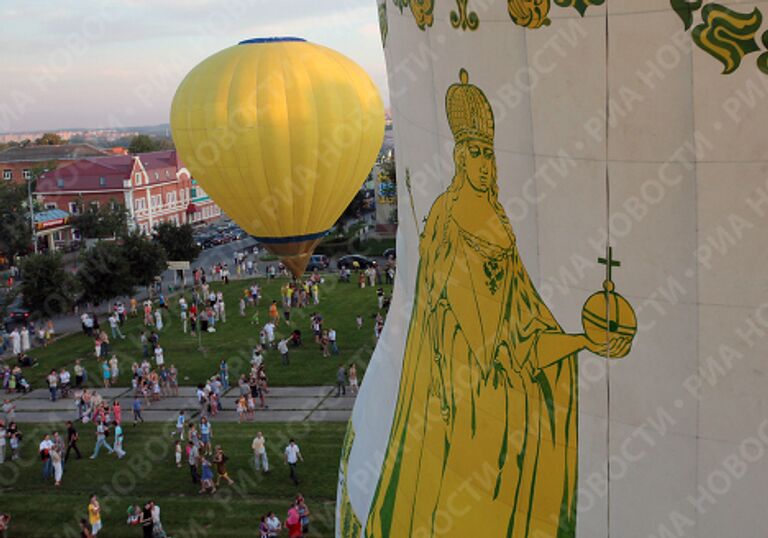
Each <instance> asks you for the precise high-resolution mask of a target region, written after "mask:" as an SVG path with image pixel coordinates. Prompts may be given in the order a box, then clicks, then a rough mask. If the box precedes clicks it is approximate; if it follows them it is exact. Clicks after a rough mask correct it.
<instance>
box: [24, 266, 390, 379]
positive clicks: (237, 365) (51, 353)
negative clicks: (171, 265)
mask: <svg viewBox="0 0 768 538" xmlns="http://www.w3.org/2000/svg"><path fill="white" fill-rule="evenodd" d="M353 280H354V275H353ZM250 282H251V281H233V282H230V283H229V284H228V285H223V284H221V283H218V282H217V283H214V284H213V286H212V287H213V289H216V290H218V289H222V290H223V292H224V297H225V303H226V310H227V322H226V323H217V324H216V332H215V333H205V334H203V335H202V337H201V338H202V340H201V343H202V347H203V350H204V351H200V350H199V345H198V338H197V337H193V336H191V335H189V334H184V333H183V332H182V329H181V322H180V320H179V315H178V303H177V298H176V297H173V298H169V301H168V302H169V307H170V312H168V313H166V315H164V320H165V326H164V328H163V330H162V331H161V332H160V343H161V345H162V347H163V350H164V352H165V362H166V365H170V364H174V365H176V367H177V368H178V370H179V382H180V384H182V385H192V384H197V383H199V382H201V381H202V380H204V379H205V378H207V377H209V376H211V375H212V374H214V373H215V372H216V371H218V364H219V361H220V360H221V359H222V358H227V360H228V363H229V368H230V380H231V381H232V382H233V383H234V382H235V381H236V379H237V376H238V375H239V374H240V373H244V372H246V371H248V370H249V368H250V365H249V361H250V356H251V350H252V348H253V346H254V345H255V344H257V343H258V342H259V332H260V330H261V327H262V326H263V324H264V323H266V321H267V319H268V315H267V312H268V308H269V304H270V303H271V301H272V300H273V299H274V300H277V301H278V304H280V286H281V285H282V284H283V283H284V282H285V280H284V279H276V280H271V281H270V280H266V279H259V282H260V285H262V289H263V291H262V300H261V304H260V306H259V308H258V309H256V308H248V309H247V311H246V316H245V317H240V315H239V312H238V310H239V306H238V304H239V301H240V297H241V296H242V294H243V289H244V288H245V287H246V286H249V285H250ZM384 290H385V292H386V293H391V291H392V289H391V286H384ZM190 295H191V293H187V294H186V297H187V301H189V300H190ZM377 306H378V305H377V298H376V288H370V287H366V288H365V289H360V288H359V287H358V286H357V285H356V284H345V283H338V282H337V277H336V275H330V276H329V275H326V276H325V283H324V284H322V285H321V286H320V304H319V305H317V306H315V305H311V306H310V307H309V308H295V309H293V310H292V312H291V323H292V324H291V326H287V325H286V324H285V323H284V322H281V323H280V326H279V327H278V330H277V338H280V337H281V336H285V335H287V334H289V333H290V332H291V331H292V330H293V329H294V328H298V329H300V330H301V332H302V336H303V339H304V345H303V346H302V347H301V348H291V352H290V360H291V364H290V366H289V367H283V366H281V364H280V357H279V354H278V353H277V351H275V350H270V351H268V352H267V354H266V365H267V373H268V375H269V381H270V384H271V385H274V386H291V385H327V384H333V383H334V381H335V374H336V370H338V367H339V364H340V363H341V362H344V363H345V364H349V363H350V362H353V361H354V362H355V363H357V365H358V375H359V376H361V375H362V373H363V372H364V370H365V366H366V365H367V364H368V360H369V358H370V356H371V353H372V352H373V348H374V346H375V339H374V335H373V320H374V317H375V315H376V312H377ZM256 310H258V315H259V316H258V319H259V323H258V324H256V323H254V322H253V315H254V313H255V311H256ZM315 311H317V312H319V313H320V314H321V315H322V316H323V318H324V320H325V322H324V328H326V329H327V328H331V327H333V328H335V329H336V332H337V340H338V345H339V350H340V355H339V356H332V357H331V358H323V357H322V353H321V351H320V349H319V347H318V346H317V345H316V344H315V343H314V341H313V338H312V333H311V327H310V321H309V318H310V316H311V315H312V313H313V312H315ZM280 313H281V315H282V308H280ZM358 314H360V315H362V316H363V318H364V320H365V322H364V326H363V329H361V330H358V329H357V326H356V324H355V318H356V316H357V315H358ZM141 317H143V316H142V315H140V317H139V318H134V319H131V318H129V320H128V321H127V322H126V324H125V325H124V327H123V333H124V334H125V335H126V337H127V338H126V339H125V340H117V339H112V338H111V337H110V339H111V340H112V342H111V345H112V350H113V351H114V352H115V354H116V355H117V357H118V359H119V361H120V370H121V374H122V375H121V378H120V382H119V385H121V386H127V385H128V384H129V383H130V375H127V374H130V366H131V364H132V363H133V362H140V361H141V357H142V350H141V346H140V344H139V334H140V332H141V330H142V329H143V326H142V319H141ZM99 321H100V323H101V326H102V327H103V328H106V332H107V334H110V331H109V324H108V323H107V321H106V319H104V316H101V317H100V320H99ZM93 353H94V351H93V340H92V339H90V338H86V337H85V336H84V335H83V334H82V333H78V334H74V335H71V336H67V337H64V338H61V339H59V340H57V341H55V342H54V343H52V344H51V345H50V346H48V347H47V348H44V349H35V350H33V356H34V357H35V358H36V359H38V360H39V361H40V365H39V366H37V367H36V368H34V369H31V370H27V375H28V376H29V380H30V383H32V385H33V387H44V386H45V382H44V377H45V375H46V374H47V373H48V372H49V371H50V369H51V368H60V367H61V366H64V365H68V366H69V365H72V364H73V363H74V361H75V359H77V358H81V359H83V364H84V365H85V366H86V368H87V369H88V376H89V380H90V384H91V385H93V384H94V383H95V382H96V381H97V379H100V378H98V376H97V374H98V372H99V370H98V364H97V361H96V359H95V357H94V354H93ZM152 362H153V363H154V360H153V361H152Z"/></svg>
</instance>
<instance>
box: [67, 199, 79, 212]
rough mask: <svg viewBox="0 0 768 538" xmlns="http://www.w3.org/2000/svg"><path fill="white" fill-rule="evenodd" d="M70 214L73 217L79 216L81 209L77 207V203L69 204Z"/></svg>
mask: <svg viewBox="0 0 768 538" xmlns="http://www.w3.org/2000/svg"><path fill="white" fill-rule="evenodd" d="M69 213H70V214H71V215H78V214H79V213H80V208H79V207H78V205H77V202H69Z"/></svg>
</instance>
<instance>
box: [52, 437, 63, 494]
mask: <svg viewBox="0 0 768 538" xmlns="http://www.w3.org/2000/svg"><path fill="white" fill-rule="evenodd" d="M62 460H63V455H62V453H61V450H60V449H59V447H54V448H53V450H51V464H52V466H53V479H54V480H55V483H54V484H53V485H54V486H57V487H58V486H61V478H62V476H63V475H64V464H63V462H62Z"/></svg>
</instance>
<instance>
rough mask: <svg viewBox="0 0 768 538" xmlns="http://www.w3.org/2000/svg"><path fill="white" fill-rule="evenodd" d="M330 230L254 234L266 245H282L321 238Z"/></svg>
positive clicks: (257, 239)
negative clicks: (267, 234)
mask: <svg viewBox="0 0 768 538" xmlns="http://www.w3.org/2000/svg"><path fill="white" fill-rule="evenodd" d="M328 232H330V230H325V231H324V232H317V233H313V234H306V235H289V236H286V237H258V236H256V235H254V236H253V238H254V239H256V241H259V242H260V243H264V244H266V245H281V244H284V243H301V242H302V241H311V240H312V239H319V238H321V237H325V236H326V235H328Z"/></svg>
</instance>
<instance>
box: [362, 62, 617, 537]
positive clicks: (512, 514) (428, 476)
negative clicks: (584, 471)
mask: <svg viewBox="0 0 768 538" xmlns="http://www.w3.org/2000/svg"><path fill="white" fill-rule="evenodd" d="M446 111H447V114H448V121H449V124H450V127H451V131H452V132H453V135H454V139H455V143H456V144H455V149H454V161H455V167H456V172H455V176H454V178H453V181H452V183H451V185H450V187H449V188H448V189H447V191H446V192H444V193H443V194H442V195H440V196H439V197H438V198H437V200H436V201H435V202H434V204H433V206H432V208H431V210H430V213H429V216H428V218H427V222H426V225H425V228H424V230H423V232H422V235H421V239H420V245H419V254H420V260H421V261H420V266H419V271H418V276H417V288H416V293H415V302H414V310H413V313H412V317H411V322H410V328H409V333H408V340H407V344H406V350H405V356H404V360H403V371H402V376H401V379H400V392H399V395H398V399H397V407H396V409H395V415H394V419H393V424H392V429H391V433H390V439H389V443H388V446H387V449H386V455H385V459H384V464H383V467H382V473H381V476H380V479H379V484H378V486H377V490H376V493H375V495H374V499H373V503H372V505H371V509H370V511H369V514H368V520H367V522H366V525H365V536H366V537H369V538H386V537H401V536H402V537H406V536H408V537H433V536H434V537H437V536H440V537H448V536H451V537H453V536H456V537H466V536H483V537H486V536H487V537H494V538H495V537H503V536H510V537H513V538H534V537H536V538H542V537H552V538H573V537H574V536H575V528H576V484H577V476H576V473H577V467H578V453H577V449H578V439H577V434H578V425H577V415H578V394H577V363H576V357H577V352H578V351H580V350H581V349H584V348H588V349H590V350H593V351H601V350H600V349H599V348H598V346H596V345H595V344H593V343H592V342H590V341H589V340H588V339H586V337H584V336H583V335H570V334H565V333H563V331H562V329H561V328H560V326H559V325H558V323H557V322H556V321H555V319H554V317H553V316H552V314H551V313H550V311H549V309H548V308H547V307H546V305H545V304H544V302H543V301H542V299H541V297H540V296H539V295H538V293H537V292H536V289H535V288H534V286H533V283H532V282H531V280H530V278H529V276H528V273H527V272H526V269H525V267H524V265H523V263H522V261H521V259H520V256H519V253H518V250H517V245H516V243H515V235H514V233H513V230H512V227H511V225H510V223H509V220H508V219H507V217H506V214H505V212H504V209H503V208H502V207H501V205H500V204H499V202H498V194H497V183H496V163H495V155H494V149H493V136H494V119H493V112H492V110H491V107H490V104H489V102H488V100H487V98H486V97H485V95H484V94H483V92H482V91H481V90H480V89H479V88H478V87H476V86H474V85H471V84H469V83H468V75H467V73H466V71H464V70H462V72H461V83H460V84H454V85H452V86H451V87H450V88H449V90H448V93H447V96H446ZM628 343H629V342H628V340H624V339H620V338H616V339H613V340H612V341H611V343H610V348H611V356H612V357H619V356H621V354H622V353H626V351H628Z"/></svg>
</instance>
